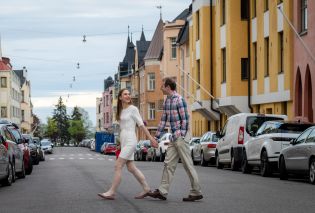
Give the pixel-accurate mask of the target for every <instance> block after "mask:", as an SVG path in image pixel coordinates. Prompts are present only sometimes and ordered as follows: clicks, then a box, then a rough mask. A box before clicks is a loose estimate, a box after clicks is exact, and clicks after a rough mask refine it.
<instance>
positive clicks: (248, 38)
mask: <svg viewBox="0 0 315 213" xmlns="http://www.w3.org/2000/svg"><path fill="white" fill-rule="evenodd" d="M249 11H250V1H248V19H247V51H248V87H247V93H248V94H247V99H248V108H249V109H250V112H253V107H252V105H251V75H250V74H251V69H250V68H251V63H250V62H251V60H250V56H251V54H250V30H251V28H250V24H251V23H250V22H251V19H250V12H249Z"/></svg>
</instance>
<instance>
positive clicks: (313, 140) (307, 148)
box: [279, 126, 315, 184]
mask: <svg viewBox="0 0 315 213" xmlns="http://www.w3.org/2000/svg"><path fill="white" fill-rule="evenodd" d="M279 170H280V179H281V180H286V179H288V174H290V173H294V174H302V175H308V176H309V181H310V183H312V184H315V126H312V127H310V128H308V129H307V130H305V131H304V132H303V133H301V134H300V136H298V137H297V138H296V139H294V140H292V142H291V145H290V146H289V147H287V148H285V149H283V150H282V151H281V153H280V157H279Z"/></svg>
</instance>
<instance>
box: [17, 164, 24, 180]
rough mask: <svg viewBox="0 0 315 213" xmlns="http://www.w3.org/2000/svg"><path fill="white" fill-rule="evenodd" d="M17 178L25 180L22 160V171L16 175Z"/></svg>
mask: <svg viewBox="0 0 315 213" xmlns="http://www.w3.org/2000/svg"><path fill="white" fill-rule="evenodd" d="M17 176H18V178H25V166H24V160H23V162H22V171H21V172H19V173H18V174H17Z"/></svg>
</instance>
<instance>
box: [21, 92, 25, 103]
mask: <svg viewBox="0 0 315 213" xmlns="http://www.w3.org/2000/svg"><path fill="white" fill-rule="evenodd" d="M24 96H25V95H24V91H23V90H22V102H25V98H24Z"/></svg>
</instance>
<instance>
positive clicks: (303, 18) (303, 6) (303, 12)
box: [301, 0, 307, 32]
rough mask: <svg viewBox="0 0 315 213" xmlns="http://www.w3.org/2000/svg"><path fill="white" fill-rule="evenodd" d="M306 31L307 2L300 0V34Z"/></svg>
mask: <svg viewBox="0 0 315 213" xmlns="http://www.w3.org/2000/svg"><path fill="white" fill-rule="evenodd" d="M304 31H307V0H301V32H304Z"/></svg>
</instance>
